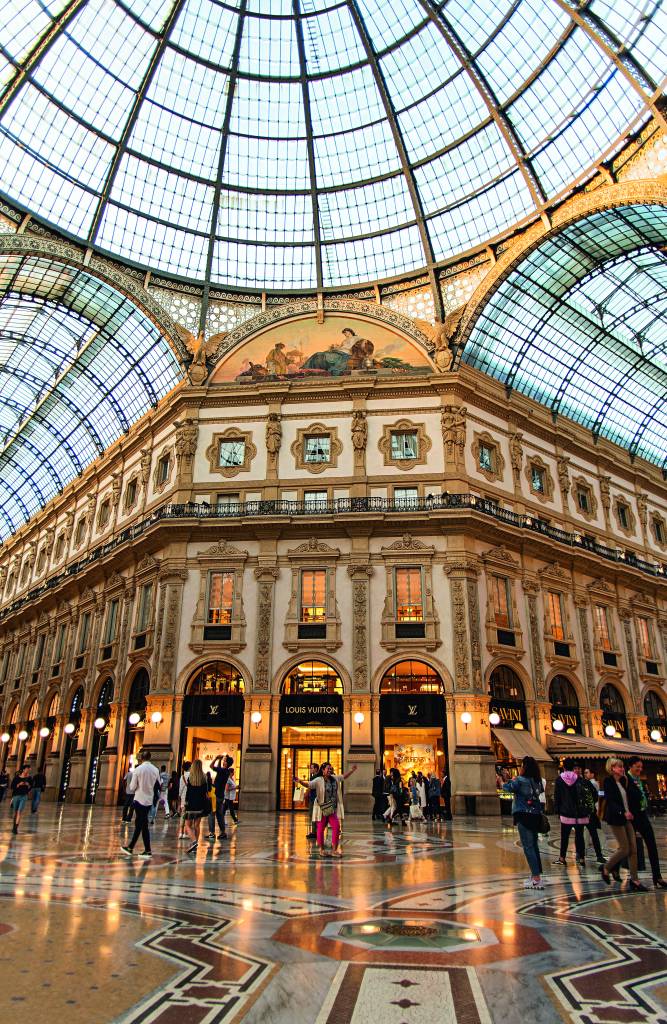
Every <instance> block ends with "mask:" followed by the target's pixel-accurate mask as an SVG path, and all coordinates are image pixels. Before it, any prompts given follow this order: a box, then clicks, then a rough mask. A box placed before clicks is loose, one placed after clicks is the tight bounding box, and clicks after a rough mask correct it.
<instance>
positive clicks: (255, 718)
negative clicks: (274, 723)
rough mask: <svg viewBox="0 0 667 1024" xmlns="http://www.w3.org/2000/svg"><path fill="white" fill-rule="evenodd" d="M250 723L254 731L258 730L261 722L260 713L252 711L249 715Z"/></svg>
mask: <svg viewBox="0 0 667 1024" xmlns="http://www.w3.org/2000/svg"><path fill="white" fill-rule="evenodd" d="M250 721H251V722H252V724H253V725H254V726H255V728H256V729H259V725H260V722H261V721H262V712H261V711H253V712H252V714H251V715H250Z"/></svg>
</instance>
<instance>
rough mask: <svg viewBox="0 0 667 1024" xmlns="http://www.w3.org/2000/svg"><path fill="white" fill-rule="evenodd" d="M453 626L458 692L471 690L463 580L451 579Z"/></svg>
mask: <svg viewBox="0 0 667 1024" xmlns="http://www.w3.org/2000/svg"><path fill="white" fill-rule="evenodd" d="M451 588H452V624H453V628H454V671H455V677H456V689H457V690H469V689H470V676H469V673H468V630H467V629H466V599H465V591H464V588H463V580H462V579H458V578H456V577H454V578H453V579H451Z"/></svg>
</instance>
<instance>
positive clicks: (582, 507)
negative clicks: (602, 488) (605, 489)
mask: <svg viewBox="0 0 667 1024" xmlns="http://www.w3.org/2000/svg"><path fill="white" fill-rule="evenodd" d="M577 505H578V506H579V511H580V512H590V510H591V502H590V495H589V493H588V491H587V490H586V488H585V487H578V488H577Z"/></svg>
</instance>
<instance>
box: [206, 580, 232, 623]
mask: <svg viewBox="0 0 667 1024" xmlns="http://www.w3.org/2000/svg"><path fill="white" fill-rule="evenodd" d="M233 601H234V573H233V572H212V573H211V575H210V577H209V587H208V622H211V623H214V624H220V623H223V624H225V623H229V622H231V621H232V605H233Z"/></svg>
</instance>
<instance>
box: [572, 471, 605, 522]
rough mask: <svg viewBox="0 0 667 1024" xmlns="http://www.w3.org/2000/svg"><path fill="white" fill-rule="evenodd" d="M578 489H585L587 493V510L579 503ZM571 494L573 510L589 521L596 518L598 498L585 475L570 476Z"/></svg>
mask: <svg viewBox="0 0 667 1024" xmlns="http://www.w3.org/2000/svg"><path fill="white" fill-rule="evenodd" d="M579 491H586V494H587V495H588V512H586V511H585V510H584V509H583V508H581V507H580V505H579ZM571 494H572V501H573V503H574V510H575V512H576V513H577V514H578V515H580V516H581V517H582V519H585V520H586V521H587V522H589V523H590V522H592V521H593V520H594V519H597V514H598V500H597V498H596V497H595V491H594V490H593V486H592V484H590V483H589V482H588V480H587V479H586V477H585V476H575V477H573V478H572V487H571Z"/></svg>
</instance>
